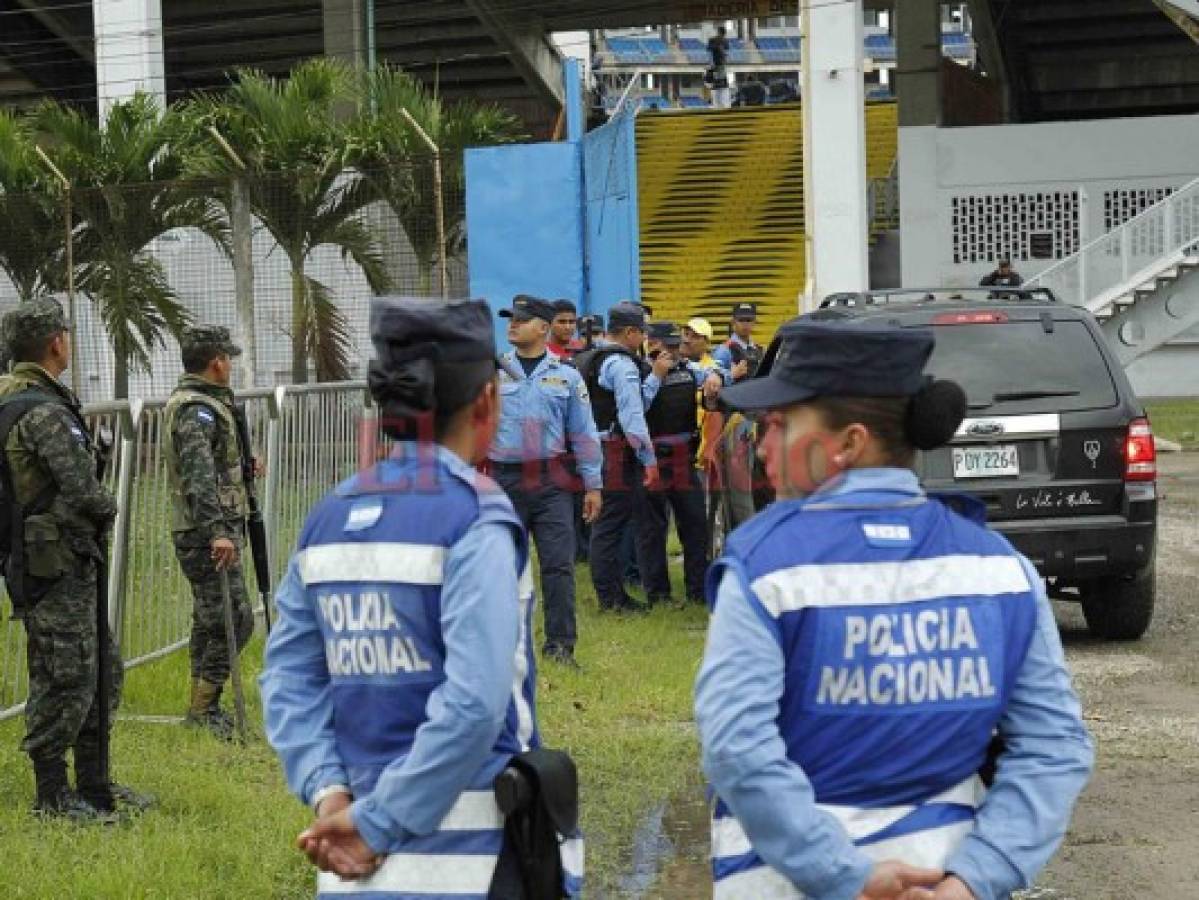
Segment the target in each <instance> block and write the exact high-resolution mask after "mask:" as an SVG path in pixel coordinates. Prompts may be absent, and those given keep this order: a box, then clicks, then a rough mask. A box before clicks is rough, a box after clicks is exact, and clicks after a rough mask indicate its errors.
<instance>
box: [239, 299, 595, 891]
mask: <svg viewBox="0 0 1199 900" xmlns="http://www.w3.org/2000/svg"><path fill="white" fill-rule="evenodd" d="M373 304H374V305H373V306H372V310H371V335H372V340H373V342H374V346H375V354H376V358H375V359H373V360H372V361H371V364H370V370H369V373H368V382H369V386H370V391H371V394H372V396H373V397H374V399H375V401H376V402H377V403H378V405H379V410H380V418H381V422H382V424H383V427H384V429H385V431H386V432H387V433H388V434H389V435H390V436H392V437H394V438H395V439H396V441H397V442H396V445H395V448H394V450H393V452H392V455H391V457H390V458H389V459H387V460H385V461H383V462H381V463H378V464H376V465H374V466H372V467H371V468H369V469H367V470H365V471H363V472H361V473H359V474H357V475H355V476H353V477H352V478H350V479H348V480H347V481H345V482H343V483H342V484H341V485H339V486H338V487H337V488H335V489H334V490H333V491H332V492H331V493H330V494H328V495H327V496H326V497H325V498H324V499H323V500H322V501H321V502H320V503H318V504H317V506H316V507H315V508H314V509H313V510H312V512H311V513H310V514H309V516H308V520H307V522H306V523H305V525H304V528H303V530H302V532H301V534H300V538H299V543H298V549H297V552H296V554H295V555H294V556H293V558H292V559H291V562H290V563H289V565H288V569H287V575H286V577H285V578H284V580H283V583H282V584H281V585H280V587H279V590H278V592H277V606H278V612H279V621H278V624H277V625H276V626H275V628H274V630H273V631H272V632H271V636H270V638H269V640H268V642H267V650H266V667H265V670H264V672H263V674H262V677H261V686H262V699H263V707H264V712H265V718H266V729H267V736H268V738H269V740H270V742H271V744H272V746H273V747H274V748H275V750H276V752H277V753H278V754H279V757H280V759H281V761H282V763H283V767H284V770H285V774H286V776H287V783H288V786H289V787H290V788H291V790H292V791H293V793H295V794H296V796H298V797H299V798H300V799H301V800H302V801H303V802H304V803H307V804H309V805H311V806H312V807H313V808H314V811H315V816H316V821H315V822H314V823H313V824H312V825H311V826H310V827H309V828H308V829H307V830H306V831H304V832H303V833H302V834H301V835H300V838H299V844H300V847H301V849H302V850H303V851H304V852H305V853H306V854H307V855H308V857H309V859H310V860H311V861H312V862H313V863H314V864H315V865H316V866H317V867H319V868H320V869H321V870H322V874H321V875H320V876H319V879H318V890H320V891H321V892H322V896H324V895H326V894H328V895H330V896H332V895H334V894H336V895H337V896H339V897H353V896H361V897H364V898H366V897H370V898H381V897H420V896H449V895H454V896H459V895H461V896H471V897H485V896H487V895H488V892H489V888H490V885H491V881H492V876H493V873H494V872H495V870H496V865H497V860H498V858H499V853H500V848H501V844H502V842H503V836H502V829H503V825H502V823H503V818H502V816H501V814H500V811H499V807H498V805H497V803H496V800H495V796H494V794H493V790H492V784H493V782H494V780H495V778H496V776H497V775H498V774H499V773H500V772H501V771H502V770H503V769H504V768H505V766H507V764H508V762H509V760H510V759H511V758H512V757H513V756H514V755H516V754H520V753H522V752H523V751H525V750H526V749H529V748H530V747H536V746H539V745H540V743H541V741H540V737H539V735H538V730H537V716H536V702H535V696H534V690H535V685H536V663H535V659H534V656H533V652H532V648H531V639H532V604H533V600H534V598H533V580H532V576H531V575H530V573H529V571H528V563H529V553H528V545H527V542H526V539H525V533H524V529H523V528H522V527H521V524H520V520H519V519H518V518H517V516H516V513H515V512H514V510H513V509H512V503H511V502H510V501H509V499H508V497H507V496H506V495H505V494H504V492H503V491H502V490H501V489H500V488H499V487H498V486H497V485H496V484H495V482H493V481H492V480H491V479H490V478H488V477H486V476H485V475H482V474H480V473H479V472H478V471H477V470H476V469H475V466H477V465H478V464H480V463H481V462H482V461H483V460H484V458H485V457H486V453H487V448H488V446H489V445H490V444H491V441H492V438H493V437H494V435H495V431H496V426H497V424H498V422H499V415H500V395H499V384H498V382H497V379H496V367H497V362H496V356H495V334H494V329H493V327H492V318H491V311H490V309H489V308H488V306H487V304H486V303H484V302H483V301H478V300H470V301H459V302H452V303H443V302H440V301H430V300H408V299H400V298H376V299H375V300H374V301H373ZM567 837H568V838H572V839H571V840H567V841H565V842H564V843H563V844H562V846H561V856H562V862H563V865H564V867H565V878H564V884H563V889H564V895H566V896H571V897H574V896H578V895H579V892H580V890H581V877H582V872H581V849H580V847H579V845H578V844H577V839H575V836H572V835H567Z"/></svg>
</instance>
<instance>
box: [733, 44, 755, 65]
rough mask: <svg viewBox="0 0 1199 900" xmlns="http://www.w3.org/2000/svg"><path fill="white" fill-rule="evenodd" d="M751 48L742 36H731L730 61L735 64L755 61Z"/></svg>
mask: <svg viewBox="0 0 1199 900" xmlns="http://www.w3.org/2000/svg"><path fill="white" fill-rule="evenodd" d="M753 61H754V59H753V57H752V56H750V52H749V48H748V47H746V46H745V41H743V40H741V38H729V62H731V63H733V64H734V65H744V64H746V63H751V62H753Z"/></svg>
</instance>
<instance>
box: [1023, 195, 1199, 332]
mask: <svg viewBox="0 0 1199 900" xmlns="http://www.w3.org/2000/svg"><path fill="white" fill-rule="evenodd" d="M1195 252H1199V178H1196V179H1195V180H1194V181H1191V182H1189V183H1187V184H1185V185H1183V186H1182V187H1181V188H1179V189H1178V190H1176V191H1174V192H1173V193H1171V194H1170V195H1169V196H1168V197H1166V198H1165V199H1163V200H1160V201H1158V202H1157V203H1155V204H1153V206H1150V207H1149V208H1148V209H1146V210H1144V211H1143V212H1141V213H1139V214H1138V215H1136V216H1134V217H1133V218H1131V219H1129V220H1128V221H1127V222H1125V223H1124V224H1122V225H1119V226H1118V227H1116V228H1113V229H1112V230H1111V231H1109V232H1108V233H1107V234H1105V235H1102V236H1101V237H1098V238H1096V239H1095V240H1093V241H1090V242H1089V243H1087V244H1085V245H1084V246H1083V248H1082V249H1081V250H1079V251H1078V252H1077V253H1075V254H1074V255H1073V256H1068V257H1066V258H1065V259H1063V260H1062V261H1061V262H1058V263H1055V264H1054V265H1052V266H1050V267H1049V268H1048V269H1045V270H1043V271H1042V272H1039V273H1038V274H1037V275H1035V276H1034V277H1032V278H1030V279H1029V280H1028V281H1027V282H1025V285H1026V286H1031V287H1047V288H1050V289H1051V290H1052V291H1053V292H1054V294H1056V295H1057V297H1058V299H1060V300H1063V301H1065V302H1067V303H1076V304H1078V305H1079V306H1085V307H1086V308H1087V309H1089V310H1091V311H1092V312H1099V311H1100V310H1103V309H1104V308H1106V307H1108V306H1110V305H1111V304H1113V303H1115V302H1116V301H1117V300H1118V299H1120V298H1122V297H1124V296H1126V295H1130V294H1131V293H1132V292H1133V291H1134V290H1135V289H1136V288H1137V287H1139V286H1140V285H1142V284H1145V283H1146V282H1149V281H1152V280H1153V279H1154V278H1155V277H1157V276H1158V275H1159V274H1161V273H1162V272H1164V271H1166V270H1168V269H1169V268H1171V267H1172V266H1175V265H1177V264H1178V263H1179V262H1180V261H1182V260H1183V259H1184V258H1185V257H1186V256H1188V255H1189V254H1193V253H1195Z"/></svg>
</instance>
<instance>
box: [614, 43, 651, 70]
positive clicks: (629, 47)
mask: <svg viewBox="0 0 1199 900" xmlns="http://www.w3.org/2000/svg"><path fill="white" fill-rule="evenodd" d="M608 49H609V50H611V51H612V53H613V55H614V56H615V57H616V61H617V62H619V63H624V64H626V65H640V64H641V63H647V62H649V61H650V57H649V54H648V53H646V52H645V48H644V47H643V46H642V44H641V42H640V41H639V40H638V39H637V38H629V37H610V38H608Z"/></svg>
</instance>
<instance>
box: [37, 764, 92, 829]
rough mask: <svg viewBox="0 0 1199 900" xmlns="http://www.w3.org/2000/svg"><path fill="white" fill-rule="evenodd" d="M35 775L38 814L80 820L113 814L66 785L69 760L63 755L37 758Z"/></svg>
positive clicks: (73, 820) (84, 820) (87, 820)
mask: <svg viewBox="0 0 1199 900" xmlns="http://www.w3.org/2000/svg"><path fill="white" fill-rule="evenodd" d="M33 774H34V777H35V778H36V779H37V799H36V800H35V801H34V803H33V811H34V813H35V814H36V815H39V816H45V817H50V816H53V817H55V818H61V819H66V820H68V821H71V822H80V823H85V822H108V821H111V817H109V816H108V815H106V814H105V813H103V812H101V811H100V810H98V809H96V807H95V806H93V805H92V804H91V803H88V802H87V801H86V800H84V799H83V798H82V797H80V796H79V795H78V794H76V793H75V792H74V791H73V790H71V788H70V785H68V784H67V762H66V760H65V759H63V758H62V757H54V758H52V759H35V760H34V761H33Z"/></svg>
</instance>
